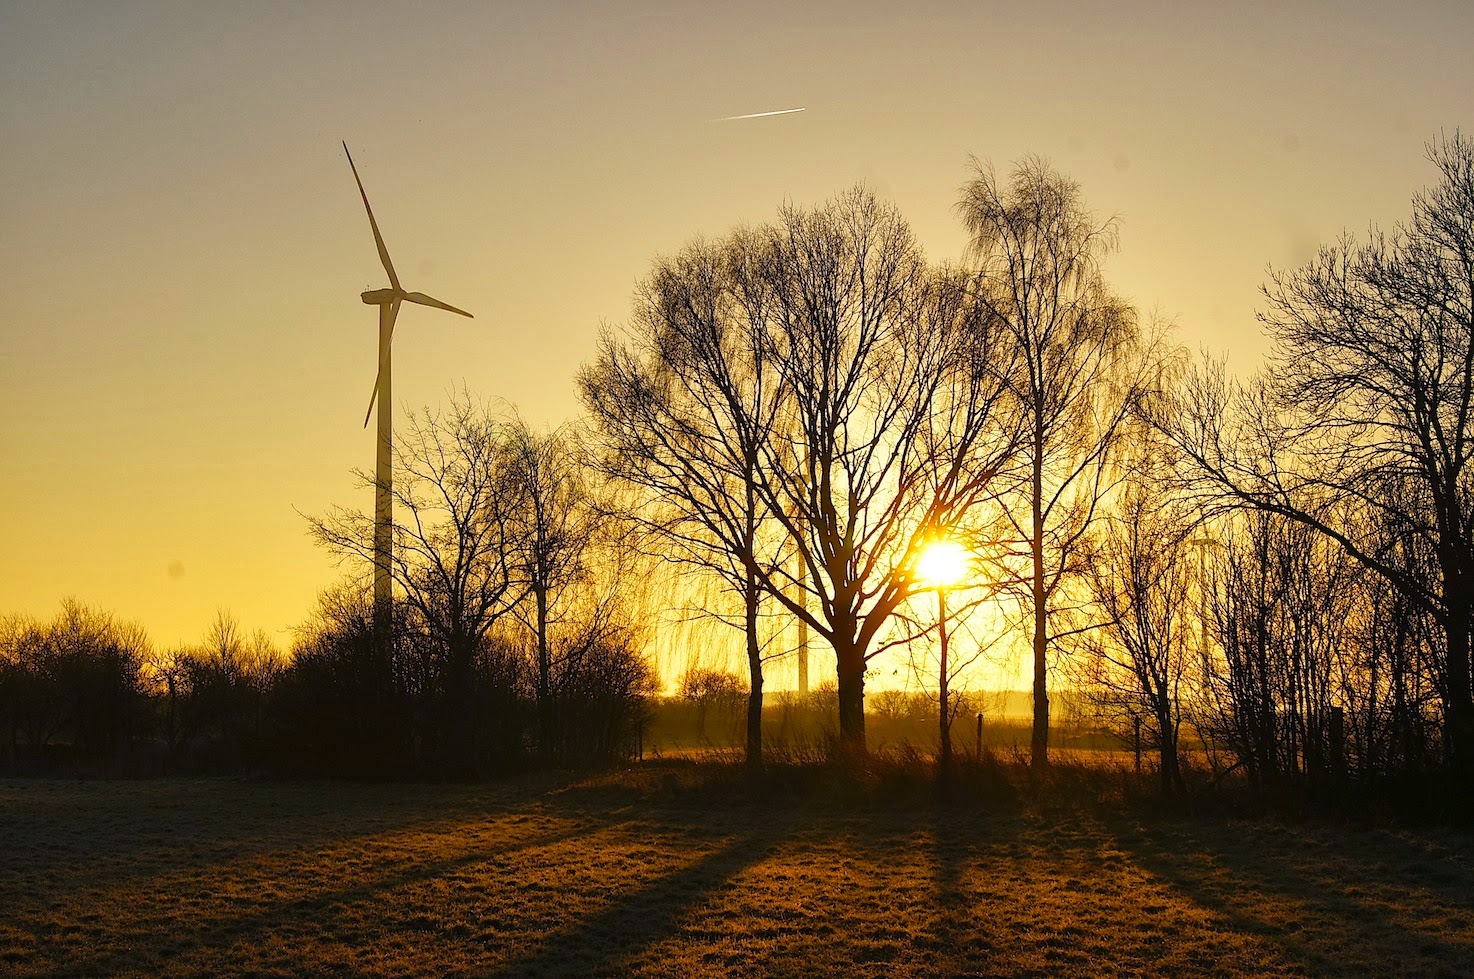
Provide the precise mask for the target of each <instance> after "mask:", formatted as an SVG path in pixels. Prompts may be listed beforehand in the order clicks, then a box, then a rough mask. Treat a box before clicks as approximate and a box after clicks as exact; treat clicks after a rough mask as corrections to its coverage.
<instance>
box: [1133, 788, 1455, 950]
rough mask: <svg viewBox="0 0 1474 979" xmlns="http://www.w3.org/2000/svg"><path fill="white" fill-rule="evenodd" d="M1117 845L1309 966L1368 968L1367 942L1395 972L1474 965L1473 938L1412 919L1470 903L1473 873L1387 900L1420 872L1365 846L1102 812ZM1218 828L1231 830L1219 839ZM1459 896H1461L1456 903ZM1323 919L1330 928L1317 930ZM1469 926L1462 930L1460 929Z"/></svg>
mask: <svg viewBox="0 0 1474 979" xmlns="http://www.w3.org/2000/svg"><path fill="white" fill-rule="evenodd" d="M1106 825H1107V826H1108V828H1109V829H1110V831H1111V832H1112V833H1113V834H1114V836H1115V837H1116V840H1117V843H1118V845H1119V846H1120V848H1121V849H1122V850H1124V851H1126V852H1128V853H1130V854H1131V856H1132V858H1133V859H1134V860H1135V862H1136V863H1137V864H1138V865H1140V866H1141V867H1142V868H1144V869H1146V870H1147V871H1149V872H1150V873H1152V874H1153V875H1154V876H1156V877H1157V878H1158V879H1160V880H1162V881H1164V882H1166V883H1168V884H1170V885H1171V886H1173V887H1175V888H1176V889H1177V890H1178V891H1180V892H1181V893H1183V894H1185V895H1186V896H1188V897H1189V898H1191V899H1192V900H1193V901H1194V902H1196V903H1197V904H1198V905H1200V906H1201V907H1204V908H1206V909H1208V910H1210V911H1212V912H1213V913H1215V914H1216V915H1218V916H1219V917H1220V918H1222V919H1223V920H1224V921H1226V922H1227V923H1228V924H1230V925H1231V926H1232V927H1233V928H1235V929H1237V930H1239V931H1241V932H1244V933H1248V934H1252V935H1255V936H1257V937H1258V938H1260V939H1262V940H1264V941H1266V942H1268V943H1269V944H1270V945H1271V946H1273V947H1274V948H1275V949H1276V950H1277V951H1278V952H1279V953H1280V954H1281V955H1283V956H1284V957H1285V959H1286V960H1287V961H1288V962H1291V963H1293V964H1294V965H1296V966H1298V967H1299V968H1301V969H1304V970H1308V971H1309V972H1311V973H1314V974H1323V973H1325V974H1329V973H1341V974H1348V975H1349V974H1357V973H1359V972H1362V971H1364V970H1366V969H1367V968H1368V967H1369V965H1372V964H1371V963H1368V961H1367V960H1366V958H1365V957H1364V955H1365V954H1366V951H1367V949H1368V948H1371V949H1374V950H1375V952H1376V954H1379V955H1381V956H1382V957H1384V959H1385V961H1384V962H1382V963H1380V964H1377V965H1376V968H1377V969H1378V971H1390V972H1398V973H1400V974H1429V975H1468V974H1474V943H1471V942H1469V941H1465V942H1462V943H1461V942H1459V941H1458V940H1456V939H1452V938H1451V937H1450V936H1449V935H1447V934H1440V933H1438V932H1437V931H1436V929H1430V928H1423V927H1418V926H1419V925H1421V921H1419V920H1418V919H1419V913H1420V911H1422V912H1423V913H1428V912H1432V911H1435V910H1436V908H1437V905H1439V904H1443V903H1448V904H1451V905H1452V906H1454V907H1462V908H1464V909H1466V917H1470V918H1474V915H1469V914H1467V909H1469V908H1471V907H1474V880H1468V879H1466V880H1465V882H1464V884H1463V886H1462V887H1458V888H1456V889H1455V890H1454V891H1453V892H1452V893H1450V894H1449V895H1448V898H1447V900H1445V897H1444V895H1443V894H1439V893H1438V892H1437V891H1433V892H1431V893H1432V894H1433V895H1434V896H1435V897H1436V898H1437V899H1436V900H1434V901H1433V902H1431V905H1430V906H1428V907H1425V908H1422V909H1419V908H1417V907H1411V906H1403V907H1399V906H1395V905H1389V904H1388V903H1387V901H1386V900H1385V898H1384V899H1381V900H1379V899H1375V898H1370V897H1368V894H1369V892H1375V891H1377V890H1379V889H1380V890H1386V891H1387V892H1388V896H1396V895H1399V894H1400V895H1401V896H1403V897H1404V898H1406V897H1407V896H1408V895H1409V894H1410V893H1412V892H1417V891H1422V892H1424V893H1425V894H1426V893H1430V892H1429V891H1428V889H1427V888H1425V887H1424V886H1423V883H1424V882H1422V881H1418V880H1407V879H1401V880H1399V879H1398V878H1399V877H1400V876H1401V875H1400V874H1399V873H1398V872H1397V871H1396V870H1388V869H1387V868H1386V867H1384V866H1379V865H1378V864H1377V862H1376V860H1375V858H1373V857H1372V856H1371V855H1370V854H1369V855H1367V856H1366V858H1365V860H1362V859H1353V858H1351V857H1348V856H1347V855H1344V854H1339V853H1336V852H1334V851H1332V852H1325V851H1324V848H1322V847H1314V848H1312V849H1309V850H1307V849H1306V846H1305V844H1304V842H1303V841H1301V843H1300V845H1298V846H1297V845H1294V841H1286V840H1274V839H1272V838H1268V839H1267V838H1266V834H1259V835H1257V836H1254V837H1244V836H1242V835H1239V834H1244V833H1249V832H1251V831H1252V827H1242V826H1239V827H1230V826H1228V825H1226V824H1220V823H1209V824H1199V823H1195V824H1193V826H1192V827H1190V828H1188V827H1184V828H1183V829H1182V830H1180V831H1179V833H1178V834H1177V836H1176V837H1175V838H1174V839H1172V840H1168V839H1165V837H1164V833H1163V832H1162V831H1159V830H1155V829H1152V830H1148V829H1144V828H1143V827H1141V826H1140V825H1138V824H1135V823H1134V822H1133V821H1131V820H1129V819H1128V818H1127V817H1125V816H1116V817H1114V818H1112V819H1109V820H1107V823H1106ZM1223 833H1233V834H1235V835H1234V836H1232V837H1231V838H1222V834H1223ZM1454 902H1457V903H1454ZM1320 928H1324V929H1325V931H1327V932H1329V933H1330V937H1325V936H1321V935H1318V934H1317V932H1316V929H1320ZM1466 934H1468V931H1467V930H1466Z"/></svg>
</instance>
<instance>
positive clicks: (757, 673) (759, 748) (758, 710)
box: [744, 570, 763, 770]
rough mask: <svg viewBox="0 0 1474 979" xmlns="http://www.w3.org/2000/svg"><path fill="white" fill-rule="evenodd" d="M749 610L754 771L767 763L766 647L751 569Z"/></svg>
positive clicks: (750, 731)
mask: <svg viewBox="0 0 1474 979" xmlns="http://www.w3.org/2000/svg"><path fill="white" fill-rule="evenodd" d="M745 591H746V595H745V596H744V599H745V601H746V606H747V608H746V612H747V621H746V626H747V674H748V677H747V679H748V689H747V767H748V768H751V769H753V770H756V769H759V768H761V767H762V766H763V660H762V647H761V645H760V644H759V643H758V634H757V620H758V588H757V576H756V575H754V574H753V572H752V571H751V570H749V571H748V572H747V582H746V587H745Z"/></svg>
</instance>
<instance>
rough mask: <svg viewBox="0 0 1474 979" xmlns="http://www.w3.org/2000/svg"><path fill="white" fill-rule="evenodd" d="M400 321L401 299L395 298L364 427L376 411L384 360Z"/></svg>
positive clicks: (366, 426) (364, 414) (364, 417)
mask: <svg viewBox="0 0 1474 979" xmlns="http://www.w3.org/2000/svg"><path fill="white" fill-rule="evenodd" d="M398 321H399V300H398V299H396V300H394V307H393V308H392V309H390V310H389V341H390V343H386V344H384V355H383V356H382V357H380V358H379V371H378V373H376V374H375V375H374V389H373V391H371V392H370V393H369V406H368V411H365V412H364V413H363V427H364V428H368V423H369V418H370V417H371V416H372V415H373V413H374V401H376V400H377V399H378V397H379V381H380V379H382V378H383V376H384V366H385V364H384V361H385V360H386V359H387V358H388V356H389V349H390V344H391V343H393V341H394V324H395V323H396V322H398Z"/></svg>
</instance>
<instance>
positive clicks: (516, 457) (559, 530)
mask: <svg viewBox="0 0 1474 979" xmlns="http://www.w3.org/2000/svg"><path fill="white" fill-rule="evenodd" d="M577 438H578V437H577V434H576V433H575V432H574V430H573V429H571V428H568V427H564V428H562V429H558V430H556V431H552V432H548V433H546V434H542V435H539V434H537V433H535V432H533V431H532V430H531V429H529V428H528V427H527V425H526V424H525V423H523V422H522V421H520V420H518V421H515V422H513V423H512V425H511V426H510V429H509V432H508V445H507V448H508V452H509V458H508V465H509V466H510V475H511V478H512V479H513V480H514V481H515V483H516V486H517V489H518V496H519V497H520V505H519V506H518V507H517V508H516V509H515V510H513V512H512V527H513V537H514V540H515V545H514V546H515V551H514V557H513V562H514V565H515V576H516V578H517V580H518V582H519V583H520V584H522V585H523V586H525V588H526V590H527V592H528V596H529V598H530V599H531V605H532V608H531V614H530V615H527V614H524V613H523V612H522V611H521V609H522V605H519V606H517V607H515V609H514V611H516V614H517V615H518V617H519V618H520V619H522V621H523V622H524V624H525V625H527V627H528V628H529V629H530V631H531V632H532V635H533V638H534V640H535V642H536V644H537V652H536V662H535V669H536V682H537V712H538V743H539V747H540V749H541V751H542V752H543V755H544V757H545V758H546V757H550V756H551V753H552V749H553V741H554V731H553V724H554V718H553V677H554V671H555V669H556V668H557V667H558V666H559V665H560V664H559V663H555V662H554V659H555V651H554V649H553V641H552V630H553V627H554V626H555V625H556V624H557V623H558V621H559V620H560V618H561V616H560V608H559V606H560V602H561V600H563V599H564V598H565V596H566V595H567V593H568V592H569V590H570V586H572V585H573V584H574V583H575V582H577V581H578V580H579V579H580V578H582V577H584V576H585V575H586V574H587V573H588V571H589V568H588V558H589V550H590V544H591V543H592V542H593V538H594V535H595V534H596V532H597V531H598V529H599V520H598V516H599V511H598V508H597V507H596V506H595V505H594V500H593V498H592V496H591V495H590V491H589V488H588V486H587V485H586V483H585V481H584V473H583V465H584V463H583V458H582V451H581V447H580V445H579V444H578V441H577ZM524 604H525V603H524ZM572 648H573V649H578V648H582V647H581V646H579V645H575V646H574V647H572ZM570 652H571V650H565V651H564V654H563V655H564V656H567V655H569V653H570Z"/></svg>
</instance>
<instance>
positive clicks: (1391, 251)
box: [1165, 133, 1474, 774]
mask: <svg viewBox="0 0 1474 979" xmlns="http://www.w3.org/2000/svg"><path fill="white" fill-rule="evenodd" d="M1428 157H1429V160H1430V161H1431V162H1432V163H1433V165H1434V166H1435V167H1436V168H1437V170H1438V175H1439V178H1440V179H1439V183H1438V184H1437V185H1436V186H1435V187H1433V188H1432V189H1431V190H1427V191H1422V192H1419V193H1418V194H1417V195H1416V196H1415V197H1414V198H1413V214H1412V218H1411V220H1410V221H1409V222H1408V223H1406V224H1401V225H1398V226H1397V227H1396V228H1394V230H1393V231H1392V232H1390V233H1384V232H1381V231H1375V230H1374V231H1373V232H1372V233H1371V234H1370V236H1369V237H1368V239H1367V240H1366V241H1365V242H1362V243H1357V242H1355V241H1353V240H1351V239H1350V238H1343V239H1342V240H1341V241H1339V242H1337V243H1336V244H1335V245H1330V246H1325V247H1323V248H1322V249H1321V251H1320V253H1319V255H1318V256H1317V257H1316V258H1315V259H1313V260H1312V261H1311V262H1309V263H1308V264H1306V265H1305V266H1303V267H1301V268H1299V269H1296V270H1293V271H1290V272H1274V273H1273V274H1272V278H1271V281H1270V283H1269V285H1267V286H1266V287H1265V290H1264V294H1265V298H1266V301H1267V303H1268V309H1267V310H1266V311H1265V312H1264V313H1263V314H1261V317H1260V318H1261V320H1262V321H1263V322H1264V323H1265V325H1266V326H1267V327H1268V328H1269V330H1270V332H1271V334H1272V335H1273V337H1274V339H1275V342H1276V352H1275V355H1274V358H1273V361H1272V364H1271V366H1270V368H1269V370H1268V371H1267V372H1266V374H1265V375H1264V376H1263V377H1261V378H1260V379H1258V380H1257V381H1255V382H1254V383H1252V384H1250V385H1247V386H1241V385H1234V384H1231V383H1229V382H1228V381H1227V380H1226V379H1225V378H1224V376H1223V373H1222V367H1221V365H1219V366H1217V367H1216V368H1214V367H1212V366H1210V367H1209V368H1206V369H1205V370H1204V371H1203V372H1200V373H1199V375H1198V376H1197V377H1196V379H1195V381H1194V383H1193V384H1192V385H1191V386H1190V387H1189V388H1188V389H1187V391H1186V392H1185V394H1184V396H1183V397H1182V398H1181V399H1180V400H1179V401H1178V403H1177V405H1176V409H1175V410H1174V411H1173V412H1172V413H1171V415H1169V416H1168V417H1167V419H1166V422H1165V427H1166V429H1167V431H1168V432H1169V434H1170V435H1171V436H1172V437H1173V439H1174V440H1175V441H1176V442H1177V443H1178V444H1179V446H1180V447H1181V448H1182V449H1183V450H1184V451H1185V452H1186V453H1187V454H1188V455H1189V456H1190V457H1191V458H1192V460H1193V462H1194V463H1195V465H1196V467H1197V470H1198V472H1199V474H1200V475H1201V477H1202V478H1203V481H1204V485H1205V487H1206V488H1208V489H1209V490H1210V491H1211V492H1212V493H1216V494H1218V495H1219V496H1220V497H1222V498H1225V499H1228V500H1232V501H1236V502H1238V503H1241V504H1245V505H1248V506H1252V507H1255V508H1259V509H1262V510H1266V511H1269V512H1272V513H1276V514H1279V515H1281V516H1283V517H1286V518H1288V519H1290V520H1294V521H1297V522H1299V523H1301V524H1304V525H1305V526H1308V527H1312V528H1314V529H1315V530H1316V531H1318V532H1319V533H1321V534H1324V535H1326V536H1327V537H1329V538H1330V539H1332V540H1334V541H1336V542H1337V543H1339V544H1340V545H1341V546H1342V547H1343V548H1345V549H1346V552H1347V553H1348V554H1350V555H1352V556H1353V557H1354V558H1355V559H1356V560H1357V561H1359V562H1360V563H1361V564H1362V565H1363V566H1365V567H1366V568H1368V569H1369V570H1371V571H1372V572H1374V573H1375V574H1377V575H1380V576H1381V577H1382V578H1384V579H1385V580H1386V581H1387V582H1388V584H1389V585H1390V586H1391V587H1393V588H1394V589H1395V590H1396V591H1397V593H1398V594H1400V595H1402V596H1403V597H1405V598H1406V599H1407V600H1408V601H1409V602H1411V603H1412V604H1413V605H1415V606H1416V607H1417V608H1418V609H1420V610H1422V611H1423V612H1426V613H1427V614H1428V615H1429V616H1431V617H1432V619H1433V620H1434V621H1435V622H1436V623H1437V626H1438V631H1439V635H1438V636H1437V637H1436V643H1435V646H1436V648H1437V649H1438V651H1439V662H1438V673H1439V674H1440V683H1439V686H1440V691H1441V696H1442V699H1443V704H1444V721H1445V724H1446V727H1447V743H1448V752H1449V761H1450V762H1451V763H1452V765H1453V767H1454V768H1455V769H1456V770H1457V771H1460V772H1463V773H1465V774H1468V773H1471V772H1474V687H1471V675H1470V629H1471V616H1474V611H1471V610H1474V464H1471V462H1474V430H1471V429H1474V426H1471V418H1470V416H1471V412H1474V139H1471V138H1469V137H1466V136H1463V135H1460V134H1458V133H1455V134H1454V135H1453V136H1451V137H1443V138H1441V139H1440V140H1439V141H1438V142H1436V143H1433V144H1431V145H1429V147H1428ZM1389 533H1390V534H1391V536H1392V537H1394V538H1398V539H1401V540H1404V541H1406V542H1407V543H1408V544H1409V545H1410V546H1402V547H1391V548H1389V547H1386V546H1384V544H1385V541H1386V540H1387V538H1388V535H1389ZM1419 556H1426V558H1427V562H1426V563H1425V562H1424V561H1422V560H1418V559H1417V558H1418V557H1419Z"/></svg>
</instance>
